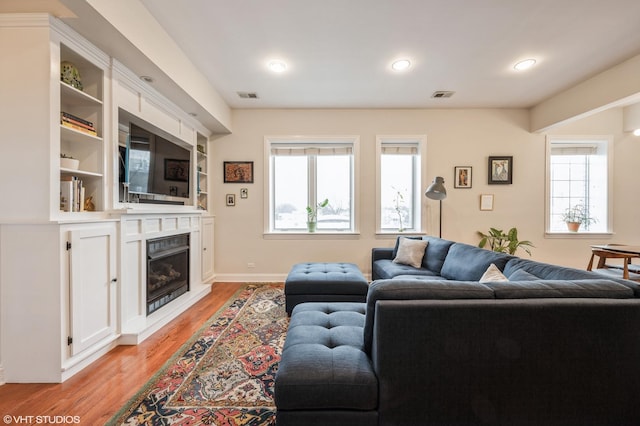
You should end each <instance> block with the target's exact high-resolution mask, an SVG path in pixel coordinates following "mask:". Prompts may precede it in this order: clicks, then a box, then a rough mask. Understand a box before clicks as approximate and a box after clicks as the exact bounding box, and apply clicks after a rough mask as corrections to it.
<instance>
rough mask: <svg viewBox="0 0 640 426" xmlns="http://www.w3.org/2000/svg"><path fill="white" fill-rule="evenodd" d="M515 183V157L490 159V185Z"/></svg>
mask: <svg viewBox="0 0 640 426" xmlns="http://www.w3.org/2000/svg"><path fill="white" fill-rule="evenodd" d="M512 183H513V157H512V156H507V157H504V156H500V157H489V184H490V185H494V184H502V185H510V184H512Z"/></svg>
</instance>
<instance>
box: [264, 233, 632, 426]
mask: <svg viewBox="0 0 640 426" xmlns="http://www.w3.org/2000/svg"><path fill="white" fill-rule="evenodd" d="M424 238H426V239H427V240H428V245H427V248H426V255H425V256H424V258H423V262H422V267H421V268H414V267H405V266H403V265H398V264H397V263H394V262H393V258H394V251H397V247H396V249H374V250H373V259H372V261H373V265H372V266H373V276H374V277H375V278H376V280H375V281H374V282H373V283H372V284H371V285H370V287H369V292H368V295H367V302H366V303H353V302H312V303H302V304H300V305H298V306H296V307H295V309H294V310H293V313H292V316H291V323H290V326H289V331H288V333H287V337H286V341H285V346H284V349H283V353H282V359H281V362H280V365H279V370H278V373H277V376H276V382H275V402H276V407H277V415H276V424H277V425H278V426H288V425H305V426H313V425H329V424H331V425H403V426H404V425H441V426H445V425H446V426H458V425H510V426H512V425H544V426H548V425H558V426H560V425H562V426H567V425H576V426H577V425H580V426H585V425H598V426H603V425H616V426H622V425H637V424H638V395H640V298H639V297H640V288H638V286H637V285H636V283H634V282H630V281H624V280H611V279H606V278H602V277H600V276H598V275H596V274H594V273H590V272H586V271H580V270H576V269H571V268H564V267H559V266H554V265H549V264H544V263H539V262H534V261H531V260H527V259H520V258H517V257H514V256H508V255H504V254H499V253H494V252H491V251H488V250H483V249H479V248H477V247H474V246H470V245H466V244H461V243H454V242H451V241H446V240H442V239H438V238H433V237H424ZM491 263H493V264H494V265H496V266H498V268H499V269H500V270H501V271H502V272H503V273H504V275H505V276H506V277H507V278H508V279H509V281H505V282H484V283H480V282H479V279H480V277H481V276H482V275H483V274H484V272H485V271H486V269H487V268H488V267H489V265H490V264H491Z"/></svg>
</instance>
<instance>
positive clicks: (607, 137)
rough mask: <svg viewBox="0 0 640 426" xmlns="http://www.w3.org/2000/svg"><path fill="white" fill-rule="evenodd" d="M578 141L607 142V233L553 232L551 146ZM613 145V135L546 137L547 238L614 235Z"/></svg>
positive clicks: (545, 196)
mask: <svg viewBox="0 0 640 426" xmlns="http://www.w3.org/2000/svg"><path fill="white" fill-rule="evenodd" d="M577 141H585V142H589V141H593V142H603V141H604V142H606V151H607V224H606V230H605V231H595V232H594V231H579V232H569V231H566V232H565V231H551V144H552V142H561V143H562V142H565V143H575V142H577ZM613 143H614V138H613V136H612V135H546V138H545V191H544V192H545V193H544V229H545V238H571V239H580V238H598V237H607V236H611V235H612V234H613V167H614V163H613Z"/></svg>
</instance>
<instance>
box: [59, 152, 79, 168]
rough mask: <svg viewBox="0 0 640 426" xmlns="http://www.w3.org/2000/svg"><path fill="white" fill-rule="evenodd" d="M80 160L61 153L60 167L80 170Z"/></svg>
mask: <svg viewBox="0 0 640 426" xmlns="http://www.w3.org/2000/svg"><path fill="white" fill-rule="evenodd" d="M78 167H80V160H77V159H75V158H73V157H72V156H70V155H67V154H60V168H61V169H68V170H78Z"/></svg>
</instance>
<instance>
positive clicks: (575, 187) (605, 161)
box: [547, 136, 611, 233]
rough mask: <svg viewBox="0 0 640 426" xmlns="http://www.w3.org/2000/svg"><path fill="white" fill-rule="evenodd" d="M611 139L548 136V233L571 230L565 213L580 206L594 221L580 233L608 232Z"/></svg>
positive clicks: (587, 223) (587, 222)
mask: <svg viewBox="0 0 640 426" xmlns="http://www.w3.org/2000/svg"><path fill="white" fill-rule="evenodd" d="M610 145H611V143H610V138H609V137H600V136H598V137H569V136H561V137H560V136H549V137H548V138H547V200H548V202H547V232H550V233H565V232H568V228H567V224H566V222H565V213H566V212H567V210H568V209H572V208H575V207H576V206H579V207H580V208H581V209H583V211H584V212H585V213H586V215H587V216H588V217H589V218H591V219H592V220H588V221H586V222H584V223H582V225H581V226H580V228H579V230H578V232H582V233H589V232H590V233H604V232H609V229H610V226H609V186H610V178H609V176H610V170H609V163H610Z"/></svg>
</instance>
